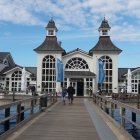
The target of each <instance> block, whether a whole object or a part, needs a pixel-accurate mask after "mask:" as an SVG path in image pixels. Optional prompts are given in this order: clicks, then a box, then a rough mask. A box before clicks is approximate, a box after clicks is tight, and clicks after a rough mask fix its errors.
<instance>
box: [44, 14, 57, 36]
mask: <svg viewBox="0 0 140 140" xmlns="http://www.w3.org/2000/svg"><path fill="white" fill-rule="evenodd" d="M46 30H47V36H56V32H57V31H58V30H57V27H56V26H55V22H54V21H53V17H52V18H51V19H50V21H49V22H48V24H47V26H46Z"/></svg>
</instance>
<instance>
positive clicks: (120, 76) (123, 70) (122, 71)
mask: <svg viewBox="0 0 140 140" xmlns="http://www.w3.org/2000/svg"><path fill="white" fill-rule="evenodd" d="M128 69H130V70H131V72H133V71H135V70H136V69H139V67H138V68H118V79H119V80H121V79H124V78H125V76H126V74H127V72H128Z"/></svg>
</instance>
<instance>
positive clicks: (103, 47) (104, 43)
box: [89, 36, 122, 53]
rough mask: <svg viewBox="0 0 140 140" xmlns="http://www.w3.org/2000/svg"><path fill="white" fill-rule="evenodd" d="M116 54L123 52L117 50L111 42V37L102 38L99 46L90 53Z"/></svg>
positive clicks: (98, 43)
mask: <svg viewBox="0 0 140 140" xmlns="http://www.w3.org/2000/svg"><path fill="white" fill-rule="evenodd" d="M102 51H103V52H104V51H108V52H115V53H121V52H122V50H121V49H119V48H117V47H116V46H115V45H114V44H113V43H112V41H111V40H110V37H109V36H100V37H99V41H98V42H97V44H96V45H95V46H94V47H93V48H92V49H91V50H90V51H89V53H94V52H102Z"/></svg>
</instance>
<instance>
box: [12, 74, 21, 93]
mask: <svg viewBox="0 0 140 140" xmlns="http://www.w3.org/2000/svg"><path fill="white" fill-rule="evenodd" d="M21 75H22V72H21V71H15V72H14V73H13V74H12V76H11V83H12V91H20V90H21Z"/></svg>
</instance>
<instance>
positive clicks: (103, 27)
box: [98, 17, 111, 36]
mask: <svg viewBox="0 0 140 140" xmlns="http://www.w3.org/2000/svg"><path fill="white" fill-rule="evenodd" d="M110 28H111V27H110V26H109V24H108V21H107V20H106V19H105V17H104V20H103V21H102V23H101V25H100V27H99V29H98V31H99V34H100V36H109V34H108V32H109V30H110Z"/></svg>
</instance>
